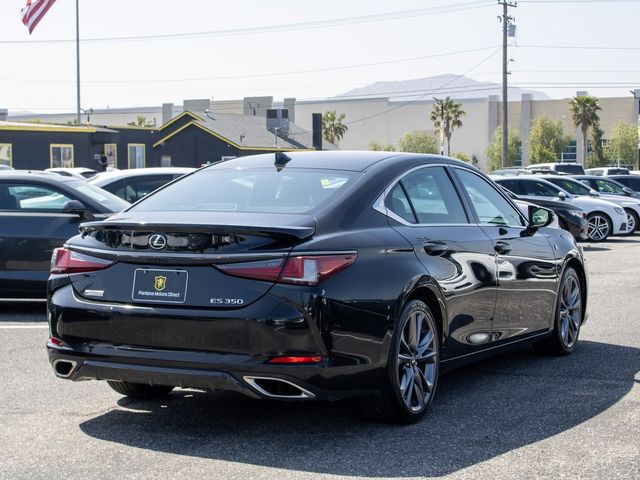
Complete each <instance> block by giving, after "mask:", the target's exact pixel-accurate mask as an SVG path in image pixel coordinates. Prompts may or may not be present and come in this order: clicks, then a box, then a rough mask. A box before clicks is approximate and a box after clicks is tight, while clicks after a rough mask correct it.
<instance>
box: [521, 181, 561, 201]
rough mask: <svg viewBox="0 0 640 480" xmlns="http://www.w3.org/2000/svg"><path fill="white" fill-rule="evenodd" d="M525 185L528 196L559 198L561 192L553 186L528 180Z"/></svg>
mask: <svg viewBox="0 0 640 480" xmlns="http://www.w3.org/2000/svg"><path fill="white" fill-rule="evenodd" d="M522 183H523V188H524V190H525V192H526V195H529V196H534V197H557V196H558V193H559V192H560V190H558V189H557V188H554V187H553V186H551V185H547V184H546V183H543V182H538V181H535V180H527V181H526V182H522Z"/></svg>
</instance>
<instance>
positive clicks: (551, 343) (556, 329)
mask: <svg viewBox="0 0 640 480" xmlns="http://www.w3.org/2000/svg"><path fill="white" fill-rule="evenodd" d="M582 304H583V302H582V283H581V282H580V277H579V276H578V273H577V272H576V271H575V270H574V269H573V268H572V267H567V268H566V270H565V271H564V273H563V274H562V280H561V281H560V288H558V298H557V300H556V313H555V319H554V325H553V332H551V336H549V337H546V338H545V339H544V340H541V341H539V342H537V343H534V345H533V346H534V348H535V349H536V350H537V351H538V352H540V353H543V354H546V355H555V356H563V355H569V354H571V353H573V352H574V351H575V349H576V347H577V346H578V337H579V336H580V326H581V325H582V320H583V319H584V314H583V309H582Z"/></svg>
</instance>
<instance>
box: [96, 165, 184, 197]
mask: <svg viewBox="0 0 640 480" xmlns="http://www.w3.org/2000/svg"><path fill="white" fill-rule="evenodd" d="M194 170H195V169H194V168H180V167H157V168H132V169H129V170H114V171H111V172H102V173H99V174H97V175H96V176H95V177H93V178H92V179H91V180H90V183H92V184H93V185H96V186H98V187H100V188H103V189H105V190H106V191H108V192H111V193H113V194H114V195H116V196H118V197H120V198H123V199H124V200H126V201H127V202H130V203H135V202H137V201H138V200H140V199H141V198H143V197H145V196H147V195H148V194H150V193H151V192H153V191H154V190H157V189H158V188H160V187H162V186H163V185H166V184H167V183H169V182H172V181H173V180H175V179H176V178H179V177H181V176H182V175H185V174H187V173H190V172H193V171H194Z"/></svg>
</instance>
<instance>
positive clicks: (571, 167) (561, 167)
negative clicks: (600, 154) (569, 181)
mask: <svg viewBox="0 0 640 480" xmlns="http://www.w3.org/2000/svg"><path fill="white" fill-rule="evenodd" d="M554 170H555V171H556V172H562V173H570V174H571V175H584V167H583V166H582V165H578V164H577V163H557V164H556V165H555V167H554Z"/></svg>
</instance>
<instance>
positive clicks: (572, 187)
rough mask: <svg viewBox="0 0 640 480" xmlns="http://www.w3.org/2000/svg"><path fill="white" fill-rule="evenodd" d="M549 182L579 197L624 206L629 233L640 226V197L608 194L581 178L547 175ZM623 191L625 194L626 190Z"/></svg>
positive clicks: (546, 178)
mask: <svg viewBox="0 0 640 480" xmlns="http://www.w3.org/2000/svg"><path fill="white" fill-rule="evenodd" d="M544 179H545V180H547V181H548V182H551V183H553V184H554V185H556V186H557V187H560V188H562V189H563V190H566V191H567V192H569V193H571V194H572V195H577V196H579V197H592V198H594V197H595V198H600V199H601V200H606V201H607V202H611V203H615V204H616V205H618V206H619V207H622V208H624V211H625V213H626V214H627V227H628V234H629V235H631V234H633V233H634V232H635V231H636V230H638V227H640V199H638V198H634V197H629V196H624V195H613V194H606V193H604V194H603V193H602V192H597V191H596V190H594V189H592V188H590V186H589V185H585V183H583V181H581V180H579V179H573V178H567V177H560V176H555V175H554V176H546V177H544ZM621 193H623V194H624V192H622V190H621Z"/></svg>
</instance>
